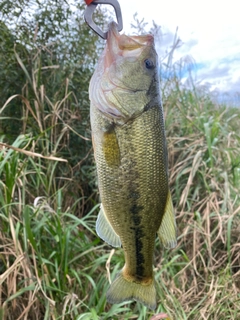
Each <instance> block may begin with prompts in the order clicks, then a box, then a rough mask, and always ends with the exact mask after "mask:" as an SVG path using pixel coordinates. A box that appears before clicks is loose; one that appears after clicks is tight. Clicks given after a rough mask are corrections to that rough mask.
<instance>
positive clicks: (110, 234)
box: [96, 205, 121, 247]
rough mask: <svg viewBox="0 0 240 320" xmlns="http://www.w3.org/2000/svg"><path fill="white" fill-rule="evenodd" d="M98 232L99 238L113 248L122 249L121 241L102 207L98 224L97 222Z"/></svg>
mask: <svg viewBox="0 0 240 320" xmlns="http://www.w3.org/2000/svg"><path fill="white" fill-rule="evenodd" d="M96 231H97V234H98V236H99V237H100V238H101V239H103V240H104V241H106V242H107V243H108V244H110V245H111V246H113V247H121V240H120V238H119V236H118V235H117V234H116V232H115V231H114V230H113V227H112V226H111V224H110V222H109V220H108V218H107V217H106V214H105V212H104V209H103V206H102V205H101V208H100V211H99V214H98V218H97V222H96Z"/></svg>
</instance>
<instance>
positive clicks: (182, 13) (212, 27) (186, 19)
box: [118, 0, 240, 94]
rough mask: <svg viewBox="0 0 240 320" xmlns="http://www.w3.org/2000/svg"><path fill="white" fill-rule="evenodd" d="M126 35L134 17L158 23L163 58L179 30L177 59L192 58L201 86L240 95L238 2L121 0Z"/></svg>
mask: <svg viewBox="0 0 240 320" xmlns="http://www.w3.org/2000/svg"><path fill="white" fill-rule="evenodd" d="M118 1H119V3H120V5H121V9H122V14H123V24H124V29H123V32H125V33H127V34H129V33H131V28H130V25H131V22H133V15H134V13H136V12H137V13H138V17H139V19H141V18H144V19H145V21H146V22H149V26H150V25H151V21H152V20H154V21H155V22H156V23H157V24H158V25H160V26H161V28H162V32H163V36H162V39H161V44H160V46H158V47H159V51H160V52H159V54H160V55H161V54H163V53H164V52H165V51H166V50H167V49H168V48H169V46H170V45H171V39H172V38H173V36H174V34H175V31H176V28H177V27H178V35H179V37H180V39H181V41H182V46H181V47H180V49H178V50H177V52H175V55H174V59H176V60H178V59H180V58H181V57H184V56H190V57H191V58H192V59H194V61H195V64H196V68H195V70H196V76H197V81H198V83H199V84H203V85H204V84H207V85H208V86H209V88H210V89H211V90H219V91H221V92H229V93H232V94H234V93H235V92H240V18H239V2H238V1H237V0H228V1H222V0H218V1H217V0H208V1H207V0H202V1H193V0H181V1H180V0H167V1H166V0H165V1H159V0H155V1H143V0H142V1H141V0H118Z"/></svg>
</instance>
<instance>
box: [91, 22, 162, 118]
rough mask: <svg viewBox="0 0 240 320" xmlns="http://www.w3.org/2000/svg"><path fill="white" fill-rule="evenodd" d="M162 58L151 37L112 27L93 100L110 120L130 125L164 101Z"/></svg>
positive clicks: (96, 75)
mask: <svg viewBox="0 0 240 320" xmlns="http://www.w3.org/2000/svg"><path fill="white" fill-rule="evenodd" d="M158 78H159V76H158V57H157V53H156V50H155V48H154V37H153V35H151V34H147V35H140V36H127V35H125V34H122V35H121V34H119V32H118V30H117V25H116V23H115V22H112V23H110V24H109V30H108V38H107V43H106V47H105V49H104V52H103V54H102V56H101V58H100V60H99V63H98V65H97V68H96V70H95V73H94V75H93V77H92V79H91V83H90V99H91V101H92V102H94V104H95V105H96V106H97V107H98V109H99V110H100V111H102V112H103V113H104V114H105V115H106V116H107V117H110V118H113V119H114V120H115V121H116V122H117V121H119V122H121V121H123V122H126V121H127V120H128V119H130V118H134V117H136V116H138V115H139V114H141V113H142V112H144V110H146V108H148V107H149V106H151V105H153V104H156V99H158V102H159V99H160V94H159V80H158Z"/></svg>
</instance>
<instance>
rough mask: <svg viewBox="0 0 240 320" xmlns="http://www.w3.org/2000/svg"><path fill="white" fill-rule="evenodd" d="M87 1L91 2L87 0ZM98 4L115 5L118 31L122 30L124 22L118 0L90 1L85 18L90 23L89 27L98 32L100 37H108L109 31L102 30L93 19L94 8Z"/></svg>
mask: <svg viewBox="0 0 240 320" xmlns="http://www.w3.org/2000/svg"><path fill="white" fill-rule="evenodd" d="M85 2H86V3H87V2H90V1H87V0H85ZM98 4H110V5H111V6H113V8H114V10H115V14H116V18H117V29H118V31H119V32H120V31H122V29H123V22H122V12H121V8H120V5H119V3H118V1H117V0H93V1H91V2H90V4H89V5H88V6H87V8H86V10H85V11H84V19H85V21H86V23H87V24H88V25H89V27H90V28H91V29H92V30H93V31H94V32H96V33H97V34H98V35H99V36H100V37H102V38H103V39H107V34H108V32H104V31H103V30H101V29H100V28H99V27H98V26H97V25H96V24H95V22H94V21H93V18H92V15H93V12H94V10H95V9H96V8H97V5H98Z"/></svg>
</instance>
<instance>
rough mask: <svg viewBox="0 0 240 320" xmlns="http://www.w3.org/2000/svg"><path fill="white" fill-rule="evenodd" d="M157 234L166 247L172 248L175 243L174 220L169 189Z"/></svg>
mask: <svg viewBox="0 0 240 320" xmlns="http://www.w3.org/2000/svg"><path fill="white" fill-rule="evenodd" d="M158 236H159V239H160V241H161V242H162V244H163V245H164V247H166V248H174V247H175V246H176V245H177V239H176V222H175V215H174V209H173V204H172V197H171V194H170V191H168V197H167V203H166V207H165V212H164V215H163V218H162V222H161V225H160V228H159V230H158Z"/></svg>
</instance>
